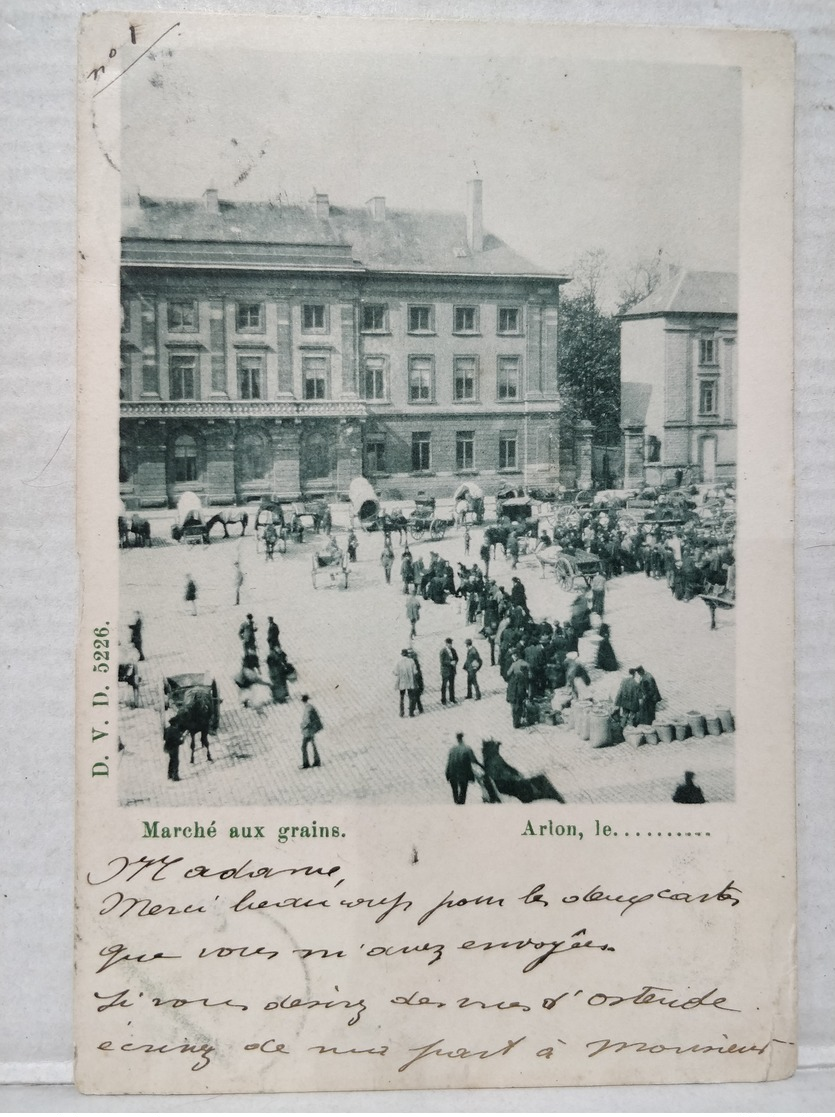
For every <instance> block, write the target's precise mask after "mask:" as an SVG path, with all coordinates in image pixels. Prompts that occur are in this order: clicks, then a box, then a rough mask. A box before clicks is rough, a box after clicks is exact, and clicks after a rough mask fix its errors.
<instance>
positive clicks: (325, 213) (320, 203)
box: [313, 194, 331, 221]
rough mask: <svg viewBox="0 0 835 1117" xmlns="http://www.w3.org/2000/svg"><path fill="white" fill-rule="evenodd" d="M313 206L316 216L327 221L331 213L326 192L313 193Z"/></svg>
mask: <svg viewBox="0 0 835 1117" xmlns="http://www.w3.org/2000/svg"><path fill="white" fill-rule="evenodd" d="M313 207H314V209H315V211H316V216H317V217H321V218H323V219H324V220H325V221H327V219H328V218H329V217H330V215H331V207H330V202H329V201H328V196H327V194H314V195H313Z"/></svg>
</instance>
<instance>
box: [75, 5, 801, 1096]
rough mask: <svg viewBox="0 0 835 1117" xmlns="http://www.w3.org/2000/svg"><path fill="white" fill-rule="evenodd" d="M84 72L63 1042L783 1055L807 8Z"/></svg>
mask: <svg viewBox="0 0 835 1117" xmlns="http://www.w3.org/2000/svg"><path fill="white" fill-rule="evenodd" d="M79 83H80V91H79V151H80V177H79V236H80V240H79V253H80V255H79V304H80V327H79V329H80V342H79V370H80V374H79V412H78V431H79V445H78V459H79V493H80V495H79V510H78V531H79V540H80V548H81V554H82V571H83V586H82V602H83V612H82V621H81V636H80V650H79V660H78V749H77V753H78V768H77V771H78V844H77V858H78V876H77V907H78V916H77V953H76V982H77V983H76V1017H75V1020H76V1051H77V1083H78V1086H79V1088H80V1089H81V1090H83V1091H85V1092H89V1093H174V1094H176V1093H191V1094H196V1093H207V1094H209V1093H211V1094H216V1093H219V1092H242V1091H264V1092H277V1091H296V1090H345V1089H370V1088H379V1089H393V1088H402V1089H418V1088H442V1087H445V1088H456V1087H461V1088H464V1087H503V1086H554V1085H592V1084H617V1083H630V1082H631V1083H675V1082H715V1081H726V1080H727V1081H734V1080H740V1081H757V1080H766V1079H773V1078H781V1077H786V1076H788V1075H790V1074H791V1073H792V1071H793V1069H794V1065H795V1007H794V991H795V969H794V965H795V963H794V945H793V944H794V921H795V915H794V912H795V896H794V742H793V729H792V725H793V689H792V677H793V666H792V665H793V652H792V644H793V627H792V613H793V600H792V505H793V492H792V484H793V478H792V464H791V463H792V365H791V359H792V336H791V313H792V273H791V255H792V219H791V198H792V169H793V168H792V125H793V93H792V88H793V52H792V44H791V41H790V39H789V38H788V37H786V36H782V35H777V34H772V33H764V32H744V31H736V32H724V31H722V32H718V31H699V30H692V31H690V30H687V31H683V30H680V29H677V30H662V29H651V28H643V29H636V28H628V27H620V28H606V27H582V28H578V27H569V26H560V25H551V24H543V23H540V24H535V25H534V24H530V23H524V22H510V21H508V22H503V23H499V22H496V23H492V24H491V23H489V22H472V23H467V22H461V21H459V22H453V21H450V22H443V21H420V20H394V19H391V20H372V19H360V18H356V19H355V18H337V17H331V18H323V19H296V18H292V19H291V18H284V17H245V16H236V17H234V18H233V17H226V16H203V15H186V14H175V13H172V14H168V15H166V14H163V13H159V12H157V13H153V14H151V13H138V14H136V15H129V14H126V13H118V14H117V13H106V12H102V13H97V14H95V15H91V16H89V17H85V19H84V21H83V25H82V28H81V35H80V65H79Z"/></svg>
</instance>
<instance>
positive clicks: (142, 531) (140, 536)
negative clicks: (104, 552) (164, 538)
mask: <svg viewBox="0 0 835 1117" xmlns="http://www.w3.org/2000/svg"><path fill="white" fill-rule="evenodd" d="M131 535H132V536H133V546H134V547H146V546H147V547H150V546H151V524H150V521H148V520H146V519H145V518H144V517H143V516H132V517H131V519H130V522H128V519H127V517H126V516H120V517H119V546H120V547H129V546H130V545H131V542H130V537H131Z"/></svg>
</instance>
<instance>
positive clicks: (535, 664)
mask: <svg viewBox="0 0 835 1117" xmlns="http://www.w3.org/2000/svg"><path fill="white" fill-rule="evenodd" d="M525 662H526V663H527V665H528V668H529V670H530V687H531V698H541V697H542V695H543V694H544V693H545V649H544V648H543V646H542V644H541V643H539V641H537V642H535V643H531V644H528V645H527V647H526V648H525Z"/></svg>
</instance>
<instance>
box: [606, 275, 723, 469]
mask: <svg viewBox="0 0 835 1117" xmlns="http://www.w3.org/2000/svg"><path fill="white" fill-rule="evenodd" d="M620 317H621V326H620V340H621V357H620V361H621V364H620V374H621V428H622V431H623V439H624V485H625V486H626V487H627V488H631V487H633V486H635V485H637V484H640V483H641V482H647V483H649V484H652V485H660V484H676V483H678V484H680V483H682V482H697V481H705V482H711V481H718V480H730V479H732V478H733V477H735V475H736V332H737V277H736V274H735V273H733V272H708V271H687V270H680V269H675V270H673V271H672V272H671V274H670V276H669V278H668V279H667V281H666V282H665V283H663V284H661V285H660V286H659V287H658V288H656V290H655V291H653V293H652V294H651V295H649V296H648V297H647V298H645V299H643V300H642V301H641V302H639V303H637V304H636V305H635V306H633V307H632V309H631V310H629V311H627V312H626V313H625V314H622V315H621V316H620Z"/></svg>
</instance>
